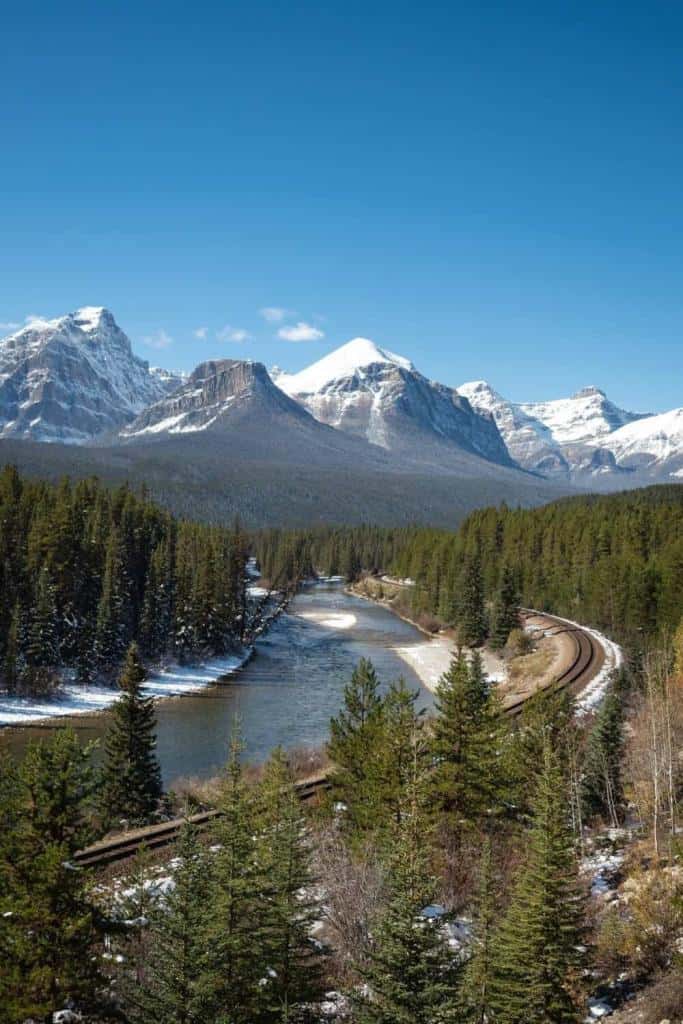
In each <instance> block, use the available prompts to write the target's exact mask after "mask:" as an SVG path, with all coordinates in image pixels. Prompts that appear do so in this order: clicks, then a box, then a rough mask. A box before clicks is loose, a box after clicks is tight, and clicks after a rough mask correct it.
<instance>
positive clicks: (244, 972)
mask: <svg viewBox="0 0 683 1024" xmlns="http://www.w3.org/2000/svg"><path fill="white" fill-rule="evenodd" d="M240 753H241V743H240V740H239V737H238V734H237V732H236V731H235V732H234V733H233V737H232V740H231V746H230V759H229V761H228V766H227V772H226V776H225V778H224V779H223V780H222V783H221V787H220V791H219V795H218V800H217V807H218V810H219V811H220V812H221V813H220V817H218V818H216V820H215V822H214V825H213V829H212V838H213V841H214V844H215V846H216V853H215V857H214V863H213V869H212V885H211V892H210V895H209V903H208V906H207V925H206V934H207V939H208V946H209V957H208V964H207V974H206V980H205V988H206V993H207V1000H208V1003H209V1004H210V1006H211V1007H212V1008H213V1011H214V1013H215V1014H216V1015H220V1013H221V1011H224V1012H226V1013H228V1019H229V1021H230V1024H254V1022H255V1021H257V1020H258V1017H259V1013H260V1012H261V1011H262V1010H263V1008H264V1007H263V1003H264V988H263V985H262V984H261V980H262V979H263V978H267V977H268V968H269V966H270V961H269V958H268V952H269V949H268V950H267V945H268V944H267V942H266V936H267V935H268V936H270V935H271V933H270V931H269V930H267V928H266V925H267V923H268V922H269V920H270V909H271V908H270V904H269V902H268V897H267V896H266V892H267V891H268V890H269V889H270V886H271V879H270V878H268V877H267V876H265V875H264V874H263V864H262V860H263V858H260V857H259V842H257V841H255V836H258V835H259V823H258V821H257V818H256V813H255V805H254V799H253V795H252V793H251V791H250V790H249V789H248V788H247V786H246V783H245V781H244V778H243V775H242V768H241V764H240ZM261 825H263V822H261ZM269 841H270V837H269V834H268V833H267V832H266V833H263V832H261V835H260V842H262V843H266V842H269ZM228 1011H229V1012H228Z"/></svg>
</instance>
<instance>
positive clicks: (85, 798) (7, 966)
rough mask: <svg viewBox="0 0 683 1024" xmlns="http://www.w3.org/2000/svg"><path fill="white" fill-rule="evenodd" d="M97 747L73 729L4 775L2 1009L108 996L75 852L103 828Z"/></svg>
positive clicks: (93, 916) (47, 1013) (20, 1015)
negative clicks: (96, 808)
mask: <svg viewBox="0 0 683 1024" xmlns="http://www.w3.org/2000/svg"><path fill="white" fill-rule="evenodd" d="M91 754H92V748H91V747H85V748H81V747H80V746H79V744H78V741H77V739H76V736H75V734H74V733H73V732H72V731H71V730H59V731H58V732H57V733H56V734H55V736H54V738H53V739H51V740H50V741H48V742H44V743H39V744H33V745H31V746H30V747H29V749H28V751H27V753H26V756H25V758H24V760H23V762H22V764H21V765H20V767H19V769H18V770H17V771H15V770H14V769H11V768H10V767H9V766H7V765H3V766H2V783H0V807H1V818H2V829H1V830H0V836H1V838H0V921H2V927H1V928H0V1006H2V1010H3V1014H5V1015H6V1016H3V1019H6V1020H8V1021H11V1022H13V1024H15V1022H17V1024H18V1022H23V1021H24V1020H26V1019H27V1018H29V1017H37V1018H40V1019H41V1020H52V1014H53V1013H55V1012H56V1011H58V1010H62V1009H64V1008H65V1007H66V1006H67V1005H68V1004H69V1003H72V1004H73V1005H75V1007H76V1008H77V1009H78V1010H79V1011H81V1012H83V1013H84V1014H86V1016H87V1015H88V1014H90V1013H93V1011H94V1010H95V1009H96V1008H97V1006H98V1005H99V1002H100V990H101V986H102V981H103V979H102V976H101V974H100V971H99V966H98V965H99V944H100V943H101V940H102V933H101V930H100V929H101V925H100V916H99V914H98V913H97V911H96V910H95V908H94V907H93V905H92V904H91V902H90V900H89V898H88V895H87V892H86V885H87V876H86V875H84V873H83V871H81V870H78V869H77V868H75V867H74V864H73V856H74V854H75V852H76V851H77V850H79V849H81V848H82V847H83V846H85V845H87V844H88V843H89V842H92V840H93V839H94V838H95V833H94V831H93V828H92V811H93V796H94V789H95V784H96V783H95V775H94V772H93V768H92V764H91Z"/></svg>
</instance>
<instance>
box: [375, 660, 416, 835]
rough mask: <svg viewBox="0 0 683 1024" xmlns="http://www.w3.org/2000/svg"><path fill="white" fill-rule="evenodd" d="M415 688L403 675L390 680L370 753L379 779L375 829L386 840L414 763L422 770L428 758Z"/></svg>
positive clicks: (398, 815) (402, 808)
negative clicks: (377, 733) (380, 722)
mask: <svg viewBox="0 0 683 1024" xmlns="http://www.w3.org/2000/svg"><path fill="white" fill-rule="evenodd" d="M418 696H419V691H418V690H411V689H410V688H409V687H408V686H407V685H406V682H405V680H404V679H399V680H398V682H395V683H392V684H391V686H390V687H389V689H388V691H387V694H386V697H385V699H384V708H383V719H382V729H381V732H380V734H379V736H378V738H377V746H376V751H375V753H374V764H375V765H376V767H375V769H374V770H375V772H376V773H377V778H378V781H379V787H378V793H379V801H378V804H377V806H376V808H375V826H374V828H375V831H376V832H377V833H380V839H381V840H388V841H391V840H390V836H391V829H392V828H395V827H397V826H398V825H399V824H400V821H401V815H402V814H403V813H404V811H405V809H406V806H407V805H406V800H405V793H406V787H407V786H408V784H409V782H410V779H411V778H412V777H413V775H414V773H415V771H416V767H415V760H416V758H417V759H418V761H419V768H420V770H421V771H422V770H423V769H424V768H425V766H426V764H427V761H428V757H429V752H428V749H427V744H426V743H425V742H423V727H424V710H420V711H418V710H417V708H416V703H417V698H418Z"/></svg>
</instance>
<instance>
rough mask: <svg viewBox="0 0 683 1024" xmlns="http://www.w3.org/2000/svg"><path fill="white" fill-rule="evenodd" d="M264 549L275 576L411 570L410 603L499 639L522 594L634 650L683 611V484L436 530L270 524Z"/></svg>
mask: <svg viewBox="0 0 683 1024" xmlns="http://www.w3.org/2000/svg"><path fill="white" fill-rule="evenodd" d="M254 543H255V548H256V551H257V554H258V558H259V561H260V563H261V565H262V567H263V570H264V573H265V574H266V575H269V576H270V575H273V576H274V575H276V574H278V573H280V572H291V571H293V569H294V568H300V569H301V570H302V572H303V573H304V574H305V573H306V572H313V571H317V572H319V573H323V574H326V575H328V574H335V573H339V574H340V575H343V576H344V577H346V578H347V579H348V580H354V579H356V578H357V577H358V575H359V574H361V573H387V574H390V575H392V576H397V577H402V578H410V579H411V580H412V581H414V584H415V586H414V587H413V588H412V589H411V593H410V595H409V597H408V596H407V595H403V600H405V601H406V602H408V604H409V610H410V611H412V612H413V614H415V615H416V616H420V615H423V616H431V617H433V618H434V620H435V621H437V622H439V623H443V624H447V625H449V626H456V627H459V628H460V629H461V632H462V635H463V640H464V641H465V642H468V643H474V644H476V643H481V642H482V641H483V640H484V639H486V638H487V637H489V636H493V637H494V638H497V639H498V640H500V637H501V635H502V634H503V632H504V631H505V628H506V627H507V625H508V622H509V619H508V615H509V608H510V606H511V605H512V603H513V602H514V601H515V600H517V601H518V602H521V603H522V604H524V605H526V606H529V607H534V608H537V609H539V610H544V611H552V612H555V613H556V614H558V615H564V616H567V617H569V618H573V619H577V620H579V621H581V622H583V623H585V624H588V625H593V626H595V627H597V628H599V629H603V630H606V631H607V632H608V633H609V634H610V635H612V636H614V637H615V638H617V639H619V640H621V641H622V642H623V643H625V644H627V645H628V646H629V647H630V649H631V650H632V651H634V652H638V651H642V650H643V649H644V648H645V647H646V646H648V645H649V644H651V643H653V642H655V641H656V640H658V639H659V638H660V637H661V636H663V635H665V634H667V633H668V634H672V633H673V632H674V631H675V630H676V628H677V626H678V624H679V623H680V621H681V617H682V616H683V607H682V605H681V594H682V593H683V486H681V485H670V486H669V485H667V486H661V487H651V488H645V489H643V490H638V491H628V492H624V493H620V494H615V495H607V496H602V497H596V496H586V497H576V498H571V499H565V500H562V501H558V502H554V503H552V504H549V505H545V506H543V507H541V508H536V509H511V508H508V507H506V506H501V507H499V508H487V509H483V510H479V511H476V512H473V513H471V514H470V515H469V516H468V518H467V519H466V520H465V521H464V523H463V524H462V525H461V527H460V528H459V529H458V530H457V531H454V532H450V531H447V530H437V529H431V528H428V527H414V528H402V529H383V528H380V527H372V526H363V527H352V528H344V527H320V528H317V529H312V530H298V531H287V530H269V531H264V532H263V533H260V534H258V535H256V537H255V541H254Z"/></svg>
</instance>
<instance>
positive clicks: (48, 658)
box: [25, 566, 59, 668]
mask: <svg viewBox="0 0 683 1024" xmlns="http://www.w3.org/2000/svg"><path fill="white" fill-rule="evenodd" d="M25 654H26V661H27V662H28V664H29V665H30V666H31V667H33V668H52V667H54V666H55V665H57V664H59V635H58V629H57V607H56V604H55V588H54V584H53V582H52V579H51V578H50V573H49V571H48V569H47V566H43V568H42V569H41V570H40V574H39V576H38V581H37V584H36V590H35V594H34V598H33V608H32V612H31V616H30V622H29V628H28V636H27V640H26V650H25Z"/></svg>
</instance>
